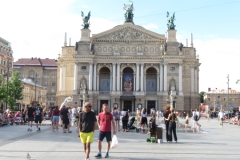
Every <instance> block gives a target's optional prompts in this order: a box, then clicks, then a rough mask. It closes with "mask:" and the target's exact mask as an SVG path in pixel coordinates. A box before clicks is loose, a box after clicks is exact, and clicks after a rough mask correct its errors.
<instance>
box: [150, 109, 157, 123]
mask: <svg viewBox="0 0 240 160" xmlns="http://www.w3.org/2000/svg"><path fill="white" fill-rule="evenodd" d="M156 115H157V113H156V110H155V108H152V111H151V117H152V118H153V119H154V121H155V120H156Z"/></svg>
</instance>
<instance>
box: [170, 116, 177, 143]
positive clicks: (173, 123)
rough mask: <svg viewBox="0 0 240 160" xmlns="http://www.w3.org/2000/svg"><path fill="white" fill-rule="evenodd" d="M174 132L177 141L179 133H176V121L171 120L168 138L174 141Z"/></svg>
mask: <svg viewBox="0 0 240 160" xmlns="http://www.w3.org/2000/svg"><path fill="white" fill-rule="evenodd" d="M172 134H173V136H174V140H175V141H177V133H176V122H172V121H170V122H169V131H168V140H169V141H172Z"/></svg>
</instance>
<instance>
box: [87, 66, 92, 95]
mask: <svg viewBox="0 0 240 160" xmlns="http://www.w3.org/2000/svg"><path fill="white" fill-rule="evenodd" d="M92 70H93V63H92V62H90V63H89V88H88V89H89V91H91V90H92V75H93V71H92Z"/></svg>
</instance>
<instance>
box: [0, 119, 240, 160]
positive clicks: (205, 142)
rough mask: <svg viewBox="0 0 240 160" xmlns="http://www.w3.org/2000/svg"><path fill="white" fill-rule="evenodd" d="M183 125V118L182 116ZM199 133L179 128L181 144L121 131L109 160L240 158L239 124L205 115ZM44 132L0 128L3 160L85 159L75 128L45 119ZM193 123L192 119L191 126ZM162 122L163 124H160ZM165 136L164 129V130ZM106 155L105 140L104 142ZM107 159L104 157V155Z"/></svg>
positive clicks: (94, 148)
mask: <svg viewBox="0 0 240 160" xmlns="http://www.w3.org/2000/svg"><path fill="white" fill-rule="evenodd" d="M180 122H181V123H182V124H183V123H184V120H183V119H180ZM199 122H200V123H201V125H202V127H201V128H202V129H201V130H200V132H197V133H193V132H192V131H191V130H190V129H189V131H188V132H185V131H184V130H183V128H179V129H178V132H177V136H178V143H166V142H165V137H164V143H161V144H157V143H154V144H153V143H148V142H146V138H148V137H149V136H148V135H147V134H143V133H136V132H135V131H130V132H128V133H123V132H119V133H117V137H118V140H119V147H118V148H115V149H111V150H110V157H109V158H108V159H109V160H158V159H178V160H179V159H186V160H188V159H189V160H193V159H194V160H196V159H218V160H220V159H239V157H240V153H239V150H240V145H239V143H240V136H239V131H240V127H239V126H237V125H230V124H224V126H223V127H220V126H219V123H218V121H217V120H216V119H214V120H211V122H207V121H206V119H205V118H202V119H200V121H199ZM43 123H44V124H45V126H41V129H42V130H41V131H40V132H37V130H36V127H35V126H33V131H32V132H28V131H27V125H13V126H5V127H0V159H1V160H13V159H14V160H26V159H27V153H29V155H30V156H31V158H30V159H31V160H84V152H83V145H82V144H81V143H80V140H79V138H78V137H77V133H76V131H75V127H72V128H71V129H72V131H73V133H62V130H59V132H52V130H51V127H50V126H49V125H50V121H44V122H43ZM191 124H192V122H191V121H190V125H191ZM160 125H163V124H160ZM163 135H165V131H164V133H163ZM97 137H98V130H97V131H96V132H95V135H94V143H92V145H91V154H90V159H92V160H93V159H95V158H94V155H95V154H96V153H97ZM102 152H103V154H104V152H105V143H103V150H102ZM103 159H104V158H103Z"/></svg>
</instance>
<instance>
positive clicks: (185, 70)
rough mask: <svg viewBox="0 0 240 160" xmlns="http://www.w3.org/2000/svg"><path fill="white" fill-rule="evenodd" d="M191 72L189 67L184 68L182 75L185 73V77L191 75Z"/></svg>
mask: <svg viewBox="0 0 240 160" xmlns="http://www.w3.org/2000/svg"><path fill="white" fill-rule="evenodd" d="M189 71H190V68H189V66H183V68H182V73H183V74H184V75H187V74H189Z"/></svg>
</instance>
